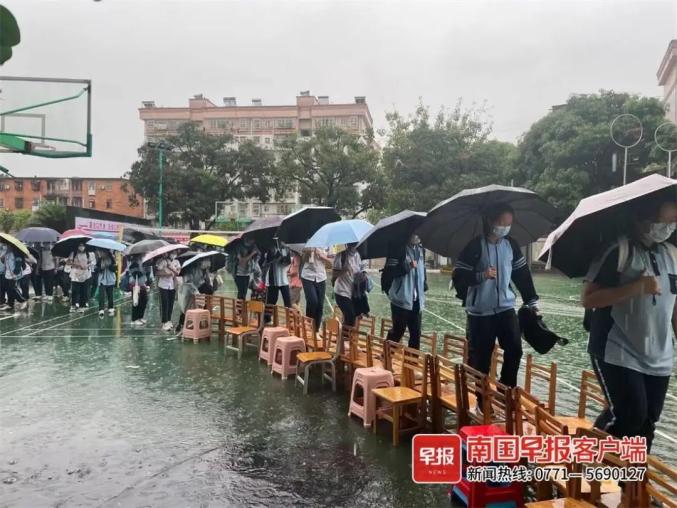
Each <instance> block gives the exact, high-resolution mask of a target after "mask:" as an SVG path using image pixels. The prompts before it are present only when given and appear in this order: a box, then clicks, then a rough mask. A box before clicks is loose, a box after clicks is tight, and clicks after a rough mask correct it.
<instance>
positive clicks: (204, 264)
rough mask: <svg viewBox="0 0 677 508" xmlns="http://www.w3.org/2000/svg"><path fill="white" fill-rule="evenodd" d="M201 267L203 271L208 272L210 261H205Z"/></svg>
mask: <svg viewBox="0 0 677 508" xmlns="http://www.w3.org/2000/svg"><path fill="white" fill-rule="evenodd" d="M200 266H201V267H202V269H203V270H206V269H208V268H209V266H210V263H209V261H203V262H202V263H201V264H200Z"/></svg>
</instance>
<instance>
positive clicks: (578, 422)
mask: <svg viewBox="0 0 677 508" xmlns="http://www.w3.org/2000/svg"><path fill="white" fill-rule="evenodd" d="M588 400H593V401H595V402H597V403H598V405H599V406H600V409H602V410H603V409H606V407H607V403H606V399H605V398H604V392H603V391H602V388H601V387H600V386H599V383H598V382H597V377H596V376H595V373H594V372H592V371H590V370H584V371H583V372H581V386H580V393H579V396H578V413H577V415H576V416H557V417H556V418H557V419H558V420H559V421H560V422H562V423H563V424H565V425H566V426H567V428H568V429H569V432H570V433H571V434H575V433H576V431H577V430H578V429H591V428H592V427H593V422H592V421H590V420H588V419H587V417H586V413H587V409H588Z"/></svg>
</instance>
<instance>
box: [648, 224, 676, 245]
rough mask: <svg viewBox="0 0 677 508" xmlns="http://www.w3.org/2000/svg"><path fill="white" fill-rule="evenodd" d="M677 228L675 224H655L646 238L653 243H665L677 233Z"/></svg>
mask: <svg viewBox="0 0 677 508" xmlns="http://www.w3.org/2000/svg"><path fill="white" fill-rule="evenodd" d="M675 226H676V225H675V223H674V222H653V223H652V224H651V228H650V229H649V232H648V233H646V237H647V239H649V240H651V241H652V242H653V243H663V242H664V241H665V240H667V239H668V238H670V237H671V236H672V233H674V232H675Z"/></svg>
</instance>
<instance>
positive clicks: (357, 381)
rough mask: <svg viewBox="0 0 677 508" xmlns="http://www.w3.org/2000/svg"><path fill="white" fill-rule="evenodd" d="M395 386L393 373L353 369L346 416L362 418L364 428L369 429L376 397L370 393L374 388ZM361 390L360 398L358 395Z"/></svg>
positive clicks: (371, 368)
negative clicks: (348, 407)
mask: <svg viewBox="0 0 677 508" xmlns="http://www.w3.org/2000/svg"><path fill="white" fill-rule="evenodd" d="M389 386H395V380H394V379H393V373H392V372H390V371H389V370H385V369H381V368H379V367H361V368H359V369H355V374H354V375H353V388H352V390H351V392H350V409H349V410H348V416H351V415H355V416H357V417H358V418H362V422H363V423H364V426H365V427H369V426H370V425H371V424H372V422H373V421H374V418H375V413H376V396H375V395H374V394H373V393H372V390H374V389H375V388H387V387H389ZM358 389H361V391H362V396H361V397H360V396H357V397H356V395H358V393H359V392H358V391H357V390H358Z"/></svg>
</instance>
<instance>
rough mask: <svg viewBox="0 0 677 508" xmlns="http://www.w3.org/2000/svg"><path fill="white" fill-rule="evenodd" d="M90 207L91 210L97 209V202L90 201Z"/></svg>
mask: <svg viewBox="0 0 677 508" xmlns="http://www.w3.org/2000/svg"><path fill="white" fill-rule="evenodd" d="M89 207H90V208H96V201H94V200H93V199H90V200H89Z"/></svg>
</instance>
